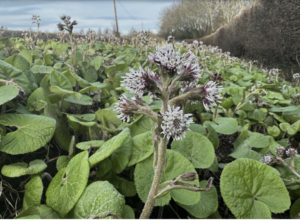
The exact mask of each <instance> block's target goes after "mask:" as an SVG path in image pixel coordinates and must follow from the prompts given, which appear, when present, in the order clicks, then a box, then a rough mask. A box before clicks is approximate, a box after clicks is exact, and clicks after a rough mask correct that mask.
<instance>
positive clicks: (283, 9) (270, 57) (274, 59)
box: [199, 0, 300, 77]
mask: <svg viewBox="0 0 300 220" xmlns="http://www.w3.org/2000/svg"><path fill="white" fill-rule="evenodd" d="M199 40H201V41H203V42H204V43H205V44H209V45H214V46H219V47H220V48H221V49H223V51H230V52H231V54H232V55H233V56H237V57H243V58H246V59H251V60H258V61H259V63H261V64H262V65H264V66H266V67H269V68H272V67H276V68H281V69H284V70H290V71H291V72H292V73H295V72H299V71H300V1H299V0H258V1H257V2H256V3H255V4H254V5H252V6H250V7H248V8H246V9H244V10H243V11H242V12H241V14H240V15H238V16H237V17H236V18H235V19H233V21H232V22H230V23H229V24H226V25H224V26H222V27H221V28H219V29H218V30H217V31H216V32H214V33H213V34H211V35H208V36H205V37H203V38H200V39H199ZM289 77H291V74H289Z"/></svg>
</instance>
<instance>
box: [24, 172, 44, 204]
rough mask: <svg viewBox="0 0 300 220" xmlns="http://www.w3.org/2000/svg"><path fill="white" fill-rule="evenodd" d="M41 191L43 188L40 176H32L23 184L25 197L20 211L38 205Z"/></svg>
mask: <svg viewBox="0 0 300 220" xmlns="http://www.w3.org/2000/svg"><path fill="white" fill-rule="evenodd" d="M43 189H44V186H43V182H42V179H41V178H40V176H32V177H31V179H30V181H29V182H28V183H26V184H25V195H24V198H23V207H22V209H23V210H25V209H27V208H29V207H30V206H38V205H40V204H41V199H42V194H43Z"/></svg>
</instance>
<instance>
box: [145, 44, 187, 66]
mask: <svg viewBox="0 0 300 220" xmlns="http://www.w3.org/2000/svg"><path fill="white" fill-rule="evenodd" d="M148 59H149V61H150V62H151V63H155V64H157V65H159V66H161V67H164V68H165V69H166V70H167V71H168V72H176V70H177V67H179V66H180V65H181V63H182V61H181V59H182V58H181V55H180V52H179V51H175V50H174V49H173V45H172V44H165V45H163V46H162V47H156V52H155V54H152V53H150V55H149V56H148Z"/></svg>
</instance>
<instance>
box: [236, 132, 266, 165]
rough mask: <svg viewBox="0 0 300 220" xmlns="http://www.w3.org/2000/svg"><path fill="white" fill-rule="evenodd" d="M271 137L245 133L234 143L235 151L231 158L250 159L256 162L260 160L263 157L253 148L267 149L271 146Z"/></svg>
mask: <svg viewBox="0 0 300 220" xmlns="http://www.w3.org/2000/svg"><path fill="white" fill-rule="evenodd" d="M269 141H270V136H264V135H263V134H260V133H256V132H250V131H244V132H242V133H241V134H240V136H239V137H238V138H237V139H236V140H235V142H234V151H233V152H232V153H231V154H230V156H232V157H234V158H250V159H254V160H260V159H261V157H262V156H261V155H260V154H259V153H257V152H256V151H253V150H252V148H253V147H254V148H266V147H268V146H269V143H270V142H269Z"/></svg>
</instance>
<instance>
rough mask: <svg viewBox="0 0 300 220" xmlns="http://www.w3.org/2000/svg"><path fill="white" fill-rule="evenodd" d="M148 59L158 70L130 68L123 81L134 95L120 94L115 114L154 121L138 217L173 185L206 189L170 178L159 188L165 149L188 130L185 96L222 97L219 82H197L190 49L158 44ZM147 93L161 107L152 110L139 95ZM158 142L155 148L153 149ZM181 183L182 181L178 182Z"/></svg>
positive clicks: (211, 103)
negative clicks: (149, 176) (147, 183)
mask: <svg viewBox="0 0 300 220" xmlns="http://www.w3.org/2000/svg"><path fill="white" fill-rule="evenodd" d="M148 61H149V62H151V63H153V64H155V65H157V66H158V73H154V72H153V71H151V70H150V68H147V69H143V68H142V67H140V69H138V70H133V69H130V72H129V73H127V74H126V75H125V76H124V77H123V79H124V80H123V82H122V85H123V86H124V87H125V88H126V89H127V90H128V91H129V92H131V93H134V94H135V96H134V97H133V98H131V99H128V98H126V97H125V96H121V97H120V100H119V103H118V104H117V108H116V111H117V112H118V113H119V114H118V117H119V118H120V119H121V120H123V121H124V122H129V121H130V119H133V118H134V115H135V114H144V115H147V116H148V117H150V118H151V119H152V120H153V121H154V122H156V123H157V125H156V127H155V131H154V135H153V143H154V169H155V175H154V179H153V183H152V186H151V189H150V192H149V194H148V198H147V201H146V203H145V207H144V209H143V212H142V214H141V218H149V216H150V212H151V210H152V209H153V206H154V203H155V199H157V198H158V197H159V196H160V195H162V194H164V193H162V192H167V191H168V190H171V189H172V187H171V185H172V186H174V184H176V188H177V189H178V188H184V189H188V190H192V191H201V190H208V188H210V186H209V187H207V189H201V188H198V187H195V186H194V185H192V184H190V185H189V183H188V182H186V180H182V181H183V182H182V181H181V177H178V180H179V179H180V181H179V182H176V181H175V180H174V181H175V182H174V181H173V182H172V184H171V182H170V184H169V185H168V186H167V187H165V188H164V189H159V184H160V181H161V177H162V173H163V171H164V168H165V163H166V149H167V144H168V143H169V141H170V140H172V139H173V140H181V139H183V138H184V137H185V136H186V131H187V130H189V128H188V127H189V124H191V123H193V120H192V117H191V116H192V114H184V109H183V106H185V104H186V102H187V101H188V100H190V101H191V103H195V102H196V101H201V102H202V104H203V105H204V107H205V108H206V109H207V110H209V108H210V107H215V106H217V103H218V102H220V99H221V98H222V97H221V96H220V95H219V92H220V91H221V89H222V87H221V86H218V83H216V82H213V81H209V82H208V83H207V84H205V85H202V86H201V85H199V84H198V79H199V78H201V72H202V69H201V68H200V67H199V64H198V59H197V57H196V56H195V55H194V54H193V53H192V52H191V51H189V52H187V53H185V54H181V53H180V52H179V51H175V50H174V49H173V46H172V45H171V44H166V45H164V46H162V47H157V48H156V52H155V53H150V55H149V56H148ZM145 93H148V95H150V96H151V97H152V98H156V99H161V100H162V107H161V109H160V111H159V112H157V113H156V112H154V111H153V110H152V109H151V108H150V106H149V105H148V104H147V103H146V102H145V101H143V100H142V99H141V97H142V96H143V94H145ZM156 144H157V146H158V147H157V150H156ZM180 184H182V185H180Z"/></svg>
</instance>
